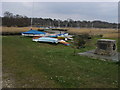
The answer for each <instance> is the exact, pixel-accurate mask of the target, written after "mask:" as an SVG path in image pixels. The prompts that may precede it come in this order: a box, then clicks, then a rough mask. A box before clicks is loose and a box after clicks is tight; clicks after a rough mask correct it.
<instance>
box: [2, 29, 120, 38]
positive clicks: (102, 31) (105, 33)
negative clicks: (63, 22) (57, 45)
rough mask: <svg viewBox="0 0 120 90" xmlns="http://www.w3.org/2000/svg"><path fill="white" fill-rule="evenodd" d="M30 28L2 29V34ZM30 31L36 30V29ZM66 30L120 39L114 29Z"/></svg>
mask: <svg viewBox="0 0 120 90" xmlns="http://www.w3.org/2000/svg"><path fill="white" fill-rule="evenodd" d="M30 29H31V27H2V32H4V33H5V32H14V33H20V32H25V31H28V30H30ZM32 29H34V30H38V28H37V27H33V28H32ZM64 29H67V30H68V33H71V34H83V33H88V34H90V35H103V37H105V38H117V37H120V33H118V30H116V29H99V28H79V29H77V28H64ZM39 30H40V28H39Z"/></svg>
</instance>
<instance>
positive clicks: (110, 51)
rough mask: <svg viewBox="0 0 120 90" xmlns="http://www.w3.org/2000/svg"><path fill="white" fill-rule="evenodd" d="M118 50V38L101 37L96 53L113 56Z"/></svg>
mask: <svg viewBox="0 0 120 90" xmlns="http://www.w3.org/2000/svg"><path fill="white" fill-rule="evenodd" d="M116 50H117V48H116V40H111V39H99V40H98V41H97V48H96V50H95V52H94V53H95V54H98V55H107V56H112V55H115V54H116Z"/></svg>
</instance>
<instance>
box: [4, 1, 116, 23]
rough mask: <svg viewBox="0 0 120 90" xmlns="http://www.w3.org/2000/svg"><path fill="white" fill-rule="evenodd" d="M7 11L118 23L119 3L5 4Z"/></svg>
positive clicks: (27, 14)
mask: <svg viewBox="0 0 120 90" xmlns="http://www.w3.org/2000/svg"><path fill="white" fill-rule="evenodd" d="M5 11H9V12H12V13H14V14H20V15H26V16H28V17H31V16H33V17H42V18H52V19H61V20H65V19H67V18H71V19H73V20H102V21H107V22H118V3H117V2H34V3H32V2H3V3H2V12H3V13H4V12H5ZM32 11H33V15H32Z"/></svg>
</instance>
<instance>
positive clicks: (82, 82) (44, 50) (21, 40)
mask: <svg viewBox="0 0 120 90" xmlns="http://www.w3.org/2000/svg"><path fill="white" fill-rule="evenodd" d="M96 40H97V38H93V39H92V40H91V41H89V44H87V46H89V47H86V48H82V49H80V50H77V52H83V51H87V50H90V49H94V48H95V45H94V44H95V42H96ZM2 45H3V47H2V49H3V51H2V56H3V57H2V58H3V61H2V62H3V81H5V80H8V79H9V82H10V85H11V87H20V88H21V87H26V88H29V87H30V88H116V87H117V85H118V64H116V63H114V62H105V61H101V60H97V59H91V58H88V57H84V56H78V55H76V56H73V51H74V50H73V48H71V47H67V46H64V45H60V44H59V45H53V44H47V43H36V42H32V40H31V38H27V37H21V36H3V43H2ZM3 86H4V87H8V86H7V85H5V82H4V83H3Z"/></svg>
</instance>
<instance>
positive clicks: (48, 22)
mask: <svg viewBox="0 0 120 90" xmlns="http://www.w3.org/2000/svg"><path fill="white" fill-rule="evenodd" d="M1 18H2V26H7V27H12V26H14V27H28V26H31V18H29V17H27V16H22V15H19V14H16V15H14V14H13V13H10V12H8V11H6V12H4V16H3V17H1ZM32 26H36V27H77V28H117V24H116V23H109V22H104V21H99V20H96V21H85V20H84V21H80V20H78V21H75V20H72V19H67V20H60V19H51V18H32Z"/></svg>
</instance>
